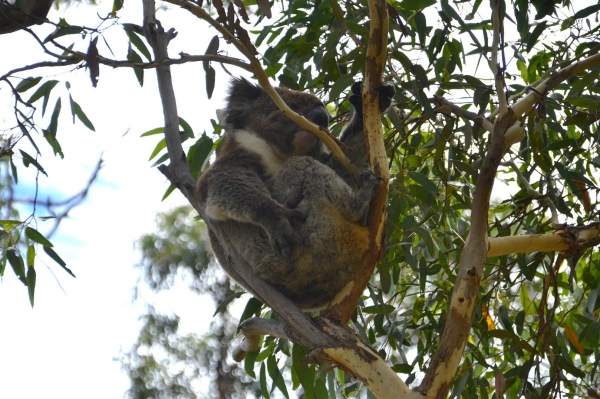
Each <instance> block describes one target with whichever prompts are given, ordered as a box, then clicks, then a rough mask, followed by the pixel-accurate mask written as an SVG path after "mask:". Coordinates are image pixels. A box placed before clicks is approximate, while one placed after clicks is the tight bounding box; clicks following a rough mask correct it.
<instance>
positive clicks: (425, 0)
mask: <svg viewBox="0 0 600 399" xmlns="http://www.w3.org/2000/svg"><path fill="white" fill-rule="evenodd" d="M435 3H437V1H436V0H403V1H401V2H400V3H398V7H400V8H404V9H405V10H415V11H416V10H423V9H424V8H427V7H429V6H432V5H434V4H435Z"/></svg>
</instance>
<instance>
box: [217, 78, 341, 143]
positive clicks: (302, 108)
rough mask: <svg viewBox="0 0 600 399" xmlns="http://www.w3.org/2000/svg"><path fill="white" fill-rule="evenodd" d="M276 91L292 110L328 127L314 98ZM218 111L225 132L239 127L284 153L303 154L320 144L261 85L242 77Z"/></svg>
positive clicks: (236, 81) (310, 95) (319, 104)
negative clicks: (289, 116) (282, 110)
mask: <svg viewBox="0 0 600 399" xmlns="http://www.w3.org/2000/svg"><path fill="white" fill-rule="evenodd" d="M276 90H277V92H278V93H279V95H280V96H281V98H282V99H283V101H285V103H286V104H287V105H288V106H289V107H290V108H291V109H292V110H293V111H295V112H297V113H298V114H300V115H302V116H304V117H305V118H306V119H308V120H310V121H312V122H314V123H315V124H317V125H319V126H323V127H327V125H328V123H329V113H328V112H327V110H326V109H325V106H324V105H323V103H322V102H321V100H319V99H318V98H317V97H315V96H314V95H312V94H308V93H302V92H297V91H292V90H288V89H284V88H276ZM218 113H219V118H220V120H221V123H222V124H223V125H224V127H225V130H226V131H227V132H228V133H231V134H235V133H234V131H235V130H241V129H243V130H247V131H250V132H252V133H253V134H256V135H258V136H260V137H261V138H262V139H263V140H265V141H266V142H267V143H269V144H271V145H274V146H275V147H277V149H278V150H279V151H280V152H281V153H282V154H285V155H306V154H307V153H309V152H310V151H312V150H313V149H314V148H315V147H317V146H318V145H322V143H321V142H320V141H319V139H317V137H316V136H314V135H313V134H312V133H310V132H308V131H306V130H303V129H301V128H300V126H299V125H298V124H296V123H294V122H292V121H291V120H290V119H289V118H288V117H287V116H285V115H284V114H283V112H281V111H280V110H279V108H277V105H275V103H274V102H273V100H271V97H269V95H268V94H267V93H266V92H265V91H264V90H263V89H262V88H261V87H260V86H257V85H254V84H252V83H250V82H248V81H247V80H246V79H244V78H239V79H233V80H232V82H231V86H230V88H229V95H228V97H227V106H226V108H225V109H224V110H219V111H218Z"/></svg>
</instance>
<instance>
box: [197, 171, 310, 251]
mask: <svg viewBox="0 0 600 399" xmlns="http://www.w3.org/2000/svg"><path fill="white" fill-rule="evenodd" d="M206 173H210V174H211V175H210V176H207V178H206V179H204V181H203V183H205V184H204V186H205V189H206V191H205V192H204V193H202V194H204V195H202V197H204V198H205V201H204V209H205V212H206V215H207V216H208V217H210V218H211V219H213V220H217V221H219V220H228V219H232V220H236V221H238V222H242V223H252V224H255V225H258V226H260V227H262V228H263V229H264V230H265V231H266V233H267V235H268V236H269V243H270V244H271V246H272V247H273V249H274V250H276V251H278V252H280V253H281V254H282V255H283V256H284V257H286V258H287V259H291V256H292V250H293V247H294V245H296V244H298V243H299V241H300V240H299V237H298V235H297V234H296V232H295V231H294V229H293V227H292V223H291V222H293V221H295V220H303V219H304V217H305V215H303V214H302V212H300V211H299V210H296V209H288V208H286V207H285V206H283V205H281V204H279V203H277V202H276V201H275V200H273V198H271V194H270V193H269V191H268V190H267V188H266V187H265V185H264V183H263V181H262V180H261V179H260V178H259V177H258V176H257V175H256V174H254V173H251V172H248V171H247V170H244V169H242V168H228V169H227V170H220V171H219V170H209V171H207V172H206ZM201 191H202V190H201Z"/></svg>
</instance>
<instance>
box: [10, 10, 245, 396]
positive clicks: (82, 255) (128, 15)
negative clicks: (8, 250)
mask: <svg viewBox="0 0 600 399" xmlns="http://www.w3.org/2000/svg"><path fill="white" fill-rule="evenodd" d="M111 7H112V1H104V2H102V3H101V5H100V6H99V7H88V6H80V7H71V8H69V9H67V10H66V15H65V17H66V19H67V21H68V22H69V23H70V24H83V25H88V26H94V25H93V24H96V23H97V22H96V21H97V19H96V13H97V12H98V13H99V14H100V15H106V14H107V13H108V12H109V11H110V8H111ZM57 15H58V12H57V11H55V10H52V11H51V14H50V16H49V17H50V19H51V20H54V21H56V20H57ZM141 15H142V13H141V2H133V1H128V2H125V8H124V10H123V13H122V16H123V17H122V19H121V22H134V23H137V24H140V25H141V22H142V21H141ZM158 17H159V18H160V20H161V21H162V22H163V25H164V26H165V27H166V28H170V27H173V26H176V27H177V29H178V30H179V31H180V34H179V36H178V37H177V38H176V39H175V40H174V41H172V42H171V45H170V47H169V49H170V52H171V56H172V57H176V56H177V54H178V53H179V52H180V51H184V50H185V51H186V52H187V53H190V54H202V53H203V52H204V50H205V49H206V47H207V45H208V41H209V40H210V38H211V37H212V36H213V35H214V31H212V30H209V29H208V28H207V26H208V25H207V24H206V23H204V22H202V21H199V20H196V19H195V18H193V17H191V16H190V14H189V13H187V12H174V13H172V12H169V13H168V14H167V13H162V12H159V13H158ZM167 17H169V18H167ZM32 29H33V30H34V31H35V32H36V33H38V35H39V36H40V37H41V38H44V37H46V35H47V34H49V33H50V32H51V31H52V29H49V28H48V27H43V26H36V27H33V28H32ZM111 31H113V32H114V35H116V36H113V37H115V40H112V41H111V40H110V39H109V43H110V45H111V47H112V50H113V51H114V52H115V54H116V57H117V58H119V59H124V58H125V51H126V49H125V46H126V40H125V38H126V36H125V33H124V32H123V30H121V29H120V28H113V29H111ZM119 39H120V40H119ZM62 43H68V42H67V41H62ZM117 43H120V45H121V48H119V47H118V46H117ZM98 45H99V48H100V53H101V55H104V56H107V57H110V58H113V56H112V55H111V54H110V52H108V51H107V50H106V48H105V46H104V45H103V42H102V40H101V39H100V40H99V43H98ZM86 47H87V42H86V44H85V47H84V48H82V50H83V51H85V48H86ZM0 49H1V51H2V55H1V56H0V59H1V60H0V75H2V74H4V73H6V72H7V71H9V70H10V69H13V68H16V67H19V66H23V65H27V64H31V63H34V62H38V61H40V60H41V59H44V58H45V56H44V55H43V52H42V51H41V49H40V47H39V45H37V43H36V42H35V41H34V39H33V38H32V37H31V36H30V35H29V34H27V33H25V32H17V33H13V34H9V35H0ZM215 69H216V70H217V79H218V80H219V82H217V85H216V88H215V97H217V98H213V100H212V101H210V102H208V101H207V99H206V94H205V88H204V73H203V69H202V65H201V64H200V63H194V64H190V65H185V66H174V67H173V77H174V81H175V90H176V95H177V101H178V106H179V113H180V116H182V117H183V118H184V119H186V120H187V121H188V122H189V123H190V124H191V126H192V128H193V129H194V131H195V133H196V134H201V132H202V130H204V129H208V128H209V127H210V123H209V119H210V118H215V109H216V108H217V107H218V106H220V105H222V102H221V101H222V100H219V98H218V97H219V96H221V97H222V95H223V93H224V92H225V87H226V82H227V81H228V79H229V77H228V75H226V74H225V73H224V72H223V71H222V69H221V68H220V67H219V66H217V65H215ZM230 69H231V70H232V72H234V73H235V72H237V71H235V68H230ZM41 72H42V73H43V74H46V76H49V77H51V78H56V79H58V80H61V81H62V80H64V79H66V80H69V81H70V82H71V93H72V95H73V98H74V100H75V101H77V102H78V103H79V104H80V105H81V107H82V108H83V110H84V111H85V112H86V114H87V116H88V117H89V118H90V120H91V121H92V123H93V124H94V126H95V128H96V132H92V131H89V130H88V129H87V128H86V127H85V126H83V125H82V124H81V123H80V122H79V121H77V122H76V124H75V125H73V124H72V119H71V113H70V108H69V106H68V95H67V94H66V93H67V92H66V89H65V85H64V84H63V83H59V84H58V85H57V86H56V87H55V89H54V91H53V96H52V97H51V100H50V102H49V105H48V110H47V113H46V118H44V121H43V123H41V125H42V126H44V127H46V126H47V124H48V117H49V114H51V111H52V109H53V107H54V103H55V101H56V98H57V94H58V93H60V94H62V111H61V117H60V122H59V131H58V138H59V140H60V144H61V146H62V148H63V152H64V154H65V159H64V160H61V159H60V158H55V157H54V156H53V155H52V152H51V150H49V146H48V145H47V144H46V142H45V140H44V139H43V138H42V137H37V144H38V146H39V147H40V149H41V150H42V152H43V156H42V158H41V159H40V162H41V163H42V165H43V167H44V168H45V170H46V172H47V173H48V175H49V177H48V178H46V177H45V176H43V175H41V176H40V179H39V181H40V194H41V195H40V199H42V200H43V199H45V198H46V197H47V195H48V194H50V196H51V197H52V198H54V199H56V200H59V199H62V198H64V195H72V194H74V193H76V192H78V191H79V190H80V189H81V188H82V187H83V186H84V184H85V182H86V181H87V179H88V178H89V175H90V174H91V172H92V170H93V167H94V166H95V164H96V162H97V160H98V158H99V157H100V155H101V154H103V155H102V157H103V159H104V167H103V168H102V170H101V172H100V179H99V180H98V181H97V183H95V184H94V185H93V187H92V189H91V191H90V194H89V197H88V199H87V200H86V201H85V202H84V203H83V204H82V205H81V206H79V207H77V208H75V209H74V210H73V212H72V213H71V215H70V216H71V217H70V218H69V219H67V220H65V221H63V223H62V224H61V226H60V229H59V231H58V233H57V234H56V235H55V236H54V237H53V239H52V241H53V243H54V245H55V248H56V251H57V252H58V253H59V255H60V256H61V257H62V258H63V259H64V260H65V261H66V263H67V266H68V267H69V268H70V269H71V270H72V271H73V273H75V275H76V276H77V278H75V279H73V278H72V277H70V276H69V275H67V273H65V272H64V271H63V270H62V269H61V268H60V267H59V266H58V265H56V264H55V263H54V262H53V261H52V260H49V259H47V258H46V260H45V263H46V264H47V265H48V267H49V268H48V267H46V266H44V265H43V264H42V263H37V264H36V271H37V287H36V296H35V307H34V308H33V309H32V308H31V306H30V305H29V300H28V297H27V289H26V287H25V286H23V285H22V284H21V282H19V281H18V280H17V279H16V277H15V276H14V273H13V271H12V269H11V268H10V266H8V267H7V269H6V272H5V276H4V278H3V279H2V283H1V284H0V304H1V305H0V398H11V399H29V398H63V399H70V398H86V399H94V398H99V399H100V398H102V399H110V398H120V397H122V395H123V394H124V392H125V391H126V390H127V388H128V387H129V380H128V377H127V376H126V375H125V373H123V372H122V371H121V370H120V364H119V363H118V362H116V361H114V360H113V358H115V357H118V355H119V352H120V350H121V349H122V350H123V351H127V350H128V349H129V348H130V346H131V345H132V344H133V342H134V341H135V339H136V337H137V333H138V330H139V327H140V323H139V321H138V317H139V315H140V314H141V313H142V311H143V310H144V308H143V306H142V305H141V304H137V305H134V304H133V303H132V288H133V286H134V284H135V282H136V279H137V277H138V271H137V270H135V269H134V268H133V266H134V264H135V263H136V262H138V261H139V254H138V253H137V252H136V251H135V250H134V247H133V243H134V241H135V240H136V239H137V238H138V237H140V236H141V235H142V234H144V233H149V232H152V231H154V230H155V227H154V218H155V215H156V213H157V212H159V211H166V210H169V209H171V208H173V207H175V206H177V205H181V204H184V203H185V202H184V200H183V197H182V196H181V195H180V194H179V193H177V192H174V193H173V194H172V195H171V196H170V198H169V199H168V200H167V201H165V202H160V199H161V198H162V195H163V193H164V191H165V189H166V188H167V184H166V182H165V178H164V177H163V176H162V174H161V173H160V172H159V171H158V170H156V169H155V168H154V169H152V168H150V165H151V164H150V163H149V162H148V157H149V155H150V153H151V151H152V149H153V148H154V145H155V144H156V142H157V137H158V136H154V137H148V138H139V136H140V134H141V133H143V132H145V131H147V130H149V129H152V128H155V127H158V126H162V124H163V119H162V109H161V106H160V99H159V97H158V93H157V90H156V78H155V76H156V75H155V73H154V71H146V73H145V83H144V87H143V88H140V87H139V85H138V83H137V80H136V79H135V77H134V75H133V72H132V70H130V69H125V68H123V69H112V68H108V67H104V66H102V67H101V70H100V81H99V85H98V87H97V88H96V89H94V88H92V87H91V83H90V80H89V75H88V73H87V71H86V70H84V69H81V70H77V71H74V72H72V73H64V71H61V72H60V73H61V74H60V75H58V76H56V77H52V76H51V74H54V73H58V70H57V69H54V70H51V69H45V70H43V71H41ZM38 73H40V72H32V73H31V74H29V73H25V74H23V75H22V76H24V77H26V76H30V75H32V76H37V74H38ZM33 92H34V90H31V91H29V92H27V93H25V95H24V98H25V99H27V98H29V96H31V94H33ZM38 115H41V106H40V107H39V109H38ZM13 122H14V119H13V115H12V110H11V100H10V90H9V88H8V86H7V85H6V84H4V83H1V82H0V125H1V126H2V127H5V126H6V125H11V124H13ZM128 129H130V130H129V133H128V134H127V135H126V136H125V137H122V136H123V134H124V133H125V132H126V131H127V130H128ZM20 146H21V148H23V149H24V150H25V151H27V152H28V153H29V154H32V155H34V154H35V152H34V150H33V149H32V148H30V146H29V145H28V144H27V143H25V142H23V143H21V144H20ZM16 162H17V163H18V164H20V160H16ZM34 171H35V170H34V169H33V167H30V168H29V169H25V168H24V167H19V178H20V179H19V186H20V187H22V188H21V190H22V191H21V192H22V193H23V192H25V193H26V194H25V195H26V196H28V197H33V192H32V187H33V185H32V183H33V181H34V179H35V174H34V173H33V172H34ZM26 172H28V173H26ZM26 190H27V191H26ZM39 215H40V216H44V215H45V213H44V212H41V213H39ZM22 216H26V215H24V214H22ZM50 223H51V222H40V223H39V224H38V229H39V230H40V231H41V232H44V231H47V230H48V229H49V228H50V227H51V225H50ZM45 224H47V226H46V225H45ZM39 251H40V252H41V248H40V249H39ZM41 260H44V258H42V259H41ZM38 262H40V260H38ZM49 269H51V270H52V272H53V273H54V274H55V275H56V277H57V278H58V280H59V281H60V285H61V286H62V289H64V292H63V290H62V289H61V287H60V286H59V284H58V283H57V282H56V280H55V279H54V277H53V275H52V273H51V272H50V270H49ZM158 308H159V310H162V311H164V312H170V311H175V312H176V313H178V314H179V315H181V316H182V318H183V320H185V321H187V322H188V325H187V326H186V325H185V324H184V325H183V326H182V328H183V329H185V330H188V331H189V330H194V331H196V332H199V333H200V332H202V331H203V330H204V328H205V326H206V325H207V323H208V322H209V321H210V318H211V317H212V312H211V308H212V302H210V301H207V300H206V299H204V300H203V299H202V298H198V297H194V296H193V295H190V294H187V295H186V294H185V293H180V294H177V295H173V294H170V295H167V296H166V298H165V299H163V300H162V301H161V303H160V304H159V306H158Z"/></svg>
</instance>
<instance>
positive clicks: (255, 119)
mask: <svg viewBox="0 0 600 399" xmlns="http://www.w3.org/2000/svg"><path fill="white" fill-rule="evenodd" d="M238 85H239V86H242V85H246V86H245V88H244V90H240V89H239V88H238V87H237V86H238ZM247 85H249V83H248V82H245V81H241V80H234V81H233V83H232V89H231V91H230V97H229V100H228V105H227V108H226V111H225V115H226V117H225V118H226V121H225V124H226V129H227V134H228V135H232V136H233V137H234V138H233V140H231V139H228V142H233V143H234V144H235V145H229V148H227V151H225V152H224V151H222V152H221V153H220V154H219V155H218V158H217V161H216V162H215V164H214V165H213V166H212V167H211V168H210V169H209V170H208V171H206V172H205V173H204V175H203V177H202V178H201V180H200V182H199V188H198V192H199V195H200V198H201V200H202V201H203V203H204V204H206V205H205V206H206V207H210V206H214V205H211V204H215V203H216V204H220V205H219V206H223V207H224V208H225V209H226V212H225V216H226V217H223V218H221V219H217V218H215V219H216V222H215V223H213V225H214V226H215V228H216V229H218V230H219V233H220V234H221V235H223V236H225V237H227V240H228V241H229V245H231V246H233V247H234V248H235V250H236V251H237V252H238V253H239V254H240V255H241V256H242V257H243V258H244V259H245V260H246V261H247V263H248V264H249V265H250V266H251V267H252V268H253V270H254V271H255V273H257V274H258V275H259V276H260V277H261V278H262V279H264V280H265V281H267V282H269V283H270V284H272V285H273V286H274V287H275V288H277V289H278V290H280V291H281V292H282V293H283V294H285V295H286V296H287V297H289V298H290V299H292V301H293V302H294V303H295V304H296V305H297V306H299V307H300V308H301V309H305V310H309V309H319V308H322V307H324V306H326V305H327V304H328V303H329V302H330V301H331V299H333V297H334V296H335V294H336V293H337V292H338V291H339V290H340V289H342V288H343V287H344V286H345V285H346V284H347V283H348V281H349V279H350V278H351V276H352V275H353V273H354V272H355V271H356V268H357V267H358V266H359V265H360V263H361V262H360V260H361V258H362V256H363V255H364V253H365V252H366V250H367V249H368V242H369V239H368V230H367V228H366V227H364V221H365V219H366V214H367V212H368V205H369V202H370V200H371V198H372V195H373V192H374V190H373V189H374V187H375V185H376V184H377V183H378V181H379V178H377V177H375V176H374V175H373V174H372V173H371V172H370V171H368V170H367V171H365V172H363V173H362V174H361V178H360V181H359V184H358V187H356V184H355V183H354V181H353V180H352V178H351V177H350V176H349V175H347V174H346V173H345V170H344V169H343V167H341V165H339V164H338V163H337V161H336V160H335V159H333V158H331V157H330V156H328V155H327V154H326V152H325V151H324V148H323V144H322V143H321V142H320V141H317V142H316V143H315V144H314V146H312V147H310V148H309V149H308V151H307V149H306V147H304V148H303V150H302V152H303V153H304V154H302V153H300V154H299V153H298V151H297V149H296V148H294V145H292V147H289V144H290V143H292V144H293V143H294V137H295V135H296V134H297V132H298V131H299V130H300V129H299V127H298V126H297V125H296V126H295V127H294V125H295V124H294V123H293V122H291V121H290V120H289V119H287V118H286V117H285V116H283V115H282V116H283V117H284V118H285V119H280V118H279V117H278V116H277V115H274V111H273V110H272V107H273V106H274V104H272V102H271V103H270V104H268V103H269V101H266V99H264V98H263V96H266V93H264V92H262V89H260V88H256V87H254V89H252V88H250V87H248V86H247ZM352 89H353V93H354V94H353V95H352V96H351V99H350V100H351V103H352V104H353V105H354V106H355V107H357V108H358V110H357V112H355V115H354V117H353V119H352V120H351V121H350V123H349V124H348V126H347V127H346V128H345V129H344V131H343V133H342V135H341V136H340V138H341V140H342V141H343V142H344V143H346V144H347V145H348V146H349V147H350V148H351V149H352V150H353V152H349V153H348V156H349V158H350V159H351V160H352V161H353V162H354V163H355V164H356V165H357V166H359V167H362V168H363V169H366V168H367V166H368V158H367V153H366V149H365V146H364V138H363V135H364V132H363V124H362V112H361V109H360V106H361V104H362V102H361V98H360V86H356V85H355V86H353V88H352ZM390 90H391V91H390ZM390 90H387V91H385V92H384V93H383V95H382V96H381V97H382V100H381V102H382V108H387V107H388V106H389V104H390V101H391V96H393V93H394V90H393V87H392V88H391V89H390ZM280 93H281V92H280ZM284 93H285V94H286V96H287V98H284V100H285V101H286V103H288V105H291V104H290V103H292V104H294V106H295V107H297V108H298V107H299V106H300V104H304V105H308V104H312V108H311V109H309V108H310V107H306V106H305V107H304V108H303V110H302V112H303V113H304V114H305V115H309V116H310V115H312V116H313V119H317V118H318V117H319V116H320V115H322V113H321V111H318V110H319V109H320V108H319V107H322V104H321V103H320V101H318V99H316V97H314V96H311V95H308V94H305V93H298V92H292V91H284ZM234 95H236V97H235V98H233V96H234ZM244 96H245V98H244ZM257 97H258V99H257ZM319 104H320V105H319ZM323 109H324V108H323ZM240 110H243V113H242V112H240ZM314 110H317V111H314ZM311 113H312V114H311ZM275 114H276V112H275ZM315 115H317V117H315ZM264 128H267V129H268V132H267V133H268V134H264V133H263V132H264V130H263V129H264ZM239 131H251V132H254V133H256V134H257V136H260V138H262V139H263V140H264V141H265V142H267V143H268V144H269V145H270V146H272V147H274V148H275V149H274V150H273V153H277V154H278V155H281V156H282V159H283V161H282V162H281V164H279V165H277V167H274V165H268V164H269V163H273V162H274V161H273V160H272V159H271V158H270V157H271V155H272V153H269V152H268V151H265V152H263V153H259V152H257V151H254V150H252V149H249V147H248V143H249V142H251V140H235V135H236V134H238V133H239ZM273 132H279V135H276V134H274V133H273ZM229 140H231V141H229ZM226 145H227V144H226ZM215 169H216V170H215ZM269 170H271V171H274V170H276V172H273V173H269ZM207 174H208V177H206V176H207ZM209 215H211V214H210V212H209ZM292 226H293V227H292ZM209 233H210V237H211V243H212V245H213V249H214V251H215V253H216V255H217V258H218V259H219V262H220V263H221V264H222V265H223V266H224V267H225V269H227V262H228V261H229V259H228V257H227V255H226V254H225V252H224V251H223V249H222V247H221V246H220V245H219V242H218V240H217V239H216V236H215V234H214V233H213V232H209ZM240 283H242V284H243V282H240ZM247 288H248V287H247Z"/></svg>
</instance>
